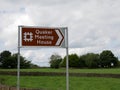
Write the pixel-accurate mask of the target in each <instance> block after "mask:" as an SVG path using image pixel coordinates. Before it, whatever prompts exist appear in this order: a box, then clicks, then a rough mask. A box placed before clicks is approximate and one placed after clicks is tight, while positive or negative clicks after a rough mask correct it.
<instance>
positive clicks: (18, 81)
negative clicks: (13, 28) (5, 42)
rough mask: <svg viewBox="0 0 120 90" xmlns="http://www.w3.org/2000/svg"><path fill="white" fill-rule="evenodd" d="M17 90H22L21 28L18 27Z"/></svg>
mask: <svg viewBox="0 0 120 90" xmlns="http://www.w3.org/2000/svg"><path fill="white" fill-rule="evenodd" d="M17 90H20V26H18V64H17Z"/></svg>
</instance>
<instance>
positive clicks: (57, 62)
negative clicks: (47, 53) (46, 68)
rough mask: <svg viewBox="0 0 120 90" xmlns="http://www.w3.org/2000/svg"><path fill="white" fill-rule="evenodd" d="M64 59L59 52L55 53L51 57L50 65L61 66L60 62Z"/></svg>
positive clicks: (52, 66) (53, 66)
mask: <svg viewBox="0 0 120 90" xmlns="http://www.w3.org/2000/svg"><path fill="white" fill-rule="evenodd" d="M61 61H62V57H61V56H60V55H58V54H56V53H55V54H53V55H52V56H51V57H50V62H49V63H50V67H51V68H59V67H60V63H61Z"/></svg>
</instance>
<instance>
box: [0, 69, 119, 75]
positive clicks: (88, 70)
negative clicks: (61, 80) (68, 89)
mask: <svg viewBox="0 0 120 90" xmlns="http://www.w3.org/2000/svg"><path fill="white" fill-rule="evenodd" d="M0 71H17V69H0ZM21 71H23V72H65V71H66V69H65V68H61V69H51V68H40V69H21ZM69 72H71V73H111V74H120V68H112V69H69Z"/></svg>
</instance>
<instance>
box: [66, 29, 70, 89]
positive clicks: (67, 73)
mask: <svg viewBox="0 0 120 90" xmlns="http://www.w3.org/2000/svg"><path fill="white" fill-rule="evenodd" d="M66 30H67V31H66V45H67V47H66V90H69V58H68V55H69V52H68V28H66Z"/></svg>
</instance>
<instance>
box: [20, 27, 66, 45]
mask: <svg viewBox="0 0 120 90" xmlns="http://www.w3.org/2000/svg"><path fill="white" fill-rule="evenodd" d="M64 35H65V32H63V30H61V29H60V28H38V27H22V28H21V46H62V44H63V43H64V41H65V40H64V39H65V37H64Z"/></svg>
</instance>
